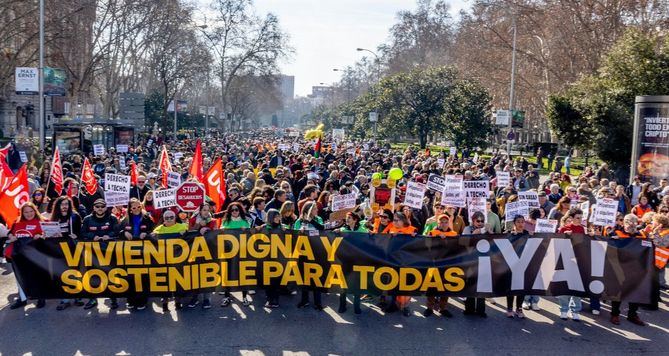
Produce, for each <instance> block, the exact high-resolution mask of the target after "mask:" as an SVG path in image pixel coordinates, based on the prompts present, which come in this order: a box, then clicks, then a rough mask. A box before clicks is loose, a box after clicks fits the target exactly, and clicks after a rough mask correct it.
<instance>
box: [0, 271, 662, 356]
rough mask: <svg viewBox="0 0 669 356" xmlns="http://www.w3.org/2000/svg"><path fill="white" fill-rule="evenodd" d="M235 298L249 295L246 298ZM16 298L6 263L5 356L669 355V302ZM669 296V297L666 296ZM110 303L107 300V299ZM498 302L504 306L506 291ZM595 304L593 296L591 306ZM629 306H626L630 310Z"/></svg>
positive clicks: (1, 301)
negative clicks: (432, 311)
mask: <svg viewBox="0 0 669 356" xmlns="http://www.w3.org/2000/svg"><path fill="white" fill-rule="evenodd" d="M233 295H235V296H236V297H237V298H241V296H240V295H236V294H233ZM15 297H16V284H15V281H14V276H13V274H12V273H11V267H9V266H8V265H6V264H5V265H0V326H1V329H0V330H1V331H2V335H1V336H0V354H2V355H23V354H32V355H112V354H118V355H162V354H172V355H201V354H222V355H293V354H299V355H307V354H308V355H329V354H334V355H416V354H423V355H444V354H453V355H490V354H495V355H505V354H506V355H517V354H528V355H539V354H540V355H542V356H545V355H563V354H598V355H604V354H607V355H624V354H627V355H631V354H652V355H661V354H667V350H669V321H668V318H667V316H669V307H668V306H667V304H665V303H662V304H661V306H660V307H661V311H659V312H647V311H644V310H642V311H641V312H640V316H641V318H642V319H643V320H645V321H647V322H649V325H648V326H646V327H639V326H636V325H633V324H631V323H630V322H628V321H627V320H626V319H624V318H622V317H621V325H620V326H614V325H613V324H611V323H609V310H610V309H609V307H608V305H603V309H604V310H603V312H602V315H600V316H593V315H592V314H590V313H588V312H584V313H583V317H584V320H583V321H582V322H574V321H571V320H568V321H562V320H560V319H559V318H558V314H559V313H558V307H557V303H556V301H555V299H554V298H542V300H541V302H540V306H541V307H542V308H543V310H542V311H540V312H533V311H527V312H526V315H527V319H525V320H518V319H507V318H506V317H505V316H504V310H503V308H502V305H503V304H497V305H492V304H491V303H488V308H487V311H488V318H487V319H481V318H478V317H465V316H464V315H462V313H461V311H462V308H463V304H462V302H461V301H460V300H459V299H458V298H452V299H451V301H450V306H449V307H450V308H451V311H453V313H454V314H455V316H454V317H453V318H452V319H446V318H443V317H440V316H437V315H433V316H431V317H429V318H424V317H423V316H422V312H423V310H424V301H425V299H424V298H422V297H421V298H416V301H414V302H413V303H412V311H413V315H411V316H410V317H404V316H402V315H401V313H393V314H389V315H383V314H382V313H381V312H380V311H379V310H378V308H376V307H375V306H370V305H369V304H363V310H362V314H361V315H355V314H353V308H352V306H350V307H349V310H348V312H347V313H346V314H343V315H340V314H337V313H336V312H335V311H336V309H337V305H338V299H337V297H336V296H335V295H328V296H324V303H325V305H327V306H328V307H327V308H326V309H325V310H324V311H320V312H319V311H316V310H314V309H312V308H307V309H297V308H296V304H297V302H298V299H299V297H298V296H285V297H282V298H281V308H279V309H274V310H267V309H264V308H262V302H264V293H258V294H257V295H255V296H254V297H256V300H255V301H254V303H253V305H252V306H250V307H244V306H242V305H241V303H239V302H237V304H233V305H232V306H231V307H228V308H221V307H220V306H219V304H218V303H219V301H220V298H221V296H218V295H215V296H214V299H213V300H214V302H215V303H214V307H212V309H209V310H203V309H201V308H199V307H198V308H194V309H185V310H181V311H179V312H175V311H171V312H168V313H163V311H162V308H161V307H160V305H159V303H158V301H157V300H156V301H154V303H153V304H152V306H151V307H150V308H147V309H146V310H144V311H140V312H135V311H133V312H130V311H128V310H127V309H126V308H125V303H124V302H121V307H120V308H119V309H118V310H116V311H110V310H109V309H108V305H109V302H108V301H105V304H106V305H102V304H100V305H99V306H98V308H97V309H92V310H84V309H83V308H81V307H71V308H69V309H67V310H65V311H56V305H57V301H55V300H49V301H47V305H46V307H45V308H43V309H35V308H34V303H30V304H28V306H27V307H26V308H25V309H23V310H10V309H9V305H8V303H9V302H11V301H12V300H13V299H14V298H15ZM663 297H664V298H665V300H669V295H668V294H666V293H665V294H664V295H663ZM100 301H102V300H100ZM497 301H498V303H504V300H503V299H502V298H498V299H497ZM584 308H585V309H587V303H584ZM625 312H626V310H625V309H623V314H625Z"/></svg>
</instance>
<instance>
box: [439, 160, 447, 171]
mask: <svg viewBox="0 0 669 356" xmlns="http://www.w3.org/2000/svg"><path fill="white" fill-rule="evenodd" d="M444 164H446V160H445V159H443V158H437V167H439V169H443V168H444Z"/></svg>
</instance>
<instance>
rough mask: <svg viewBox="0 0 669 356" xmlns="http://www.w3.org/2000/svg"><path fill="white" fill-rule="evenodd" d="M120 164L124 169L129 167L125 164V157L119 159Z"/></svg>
mask: <svg viewBox="0 0 669 356" xmlns="http://www.w3.org/2000/svg"><path fill="white" fill-rule="evenodd" d="M118 166H119V167H120V168H121V170H122V171H125V169H126V168H127V166H126V164H125V159H123V158H121V159H119V160H118Z"/></svg>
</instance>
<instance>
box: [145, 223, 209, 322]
mask: <svg viewBox="0 0 669 356" xmlns="http://www.w3.org/2000/svg"><path fill="white" fill-rule="evenodd" d="M186 231H188V224H184V223H177V215H176V214H175V213H174V212H173V211H172V210H166V211H165V214H163V223H162V224H161V225H158V226H156V228H155V229H154V230H153V232H152V233H151V236H152V237H158V238H159V237H161V236H162V235H172V236H174V235H183V234H185V233H186ZM195 298H197V295H195ZM168 300H169V298H163V299H162V304H163V305H162V306H163V312H168V311H169V307H168V305H167V303H168ZM207 301H208V300H207ZM208 304H209V308H211V302H209V303H208ZM174 305H175V308H176V309H177V310H179V309H181V308H183V305H182V304H181V299H180V298H179V297H175V298H174ZM202 306H203V307H204V303H203V305H202ZM205 309H207V308H205Z"/></svg>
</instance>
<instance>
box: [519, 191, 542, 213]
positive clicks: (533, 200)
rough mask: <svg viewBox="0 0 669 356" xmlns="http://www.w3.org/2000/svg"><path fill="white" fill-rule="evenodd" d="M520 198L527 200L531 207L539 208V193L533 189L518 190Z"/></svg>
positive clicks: (520, 199)
mask: <svg viewBox="0 0 669 356" xmlns="http://www.w3.org/2000/svg"><path fill="white" fill-rule="evenodd" d="M518 200H519V201H526V202H527V206H528V207H530V210H531V209H534V208H538V207H539V206H540V205H539V194H538V193H537V192H533V191H531V190H528V191H525V192H518Z"/></svg>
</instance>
